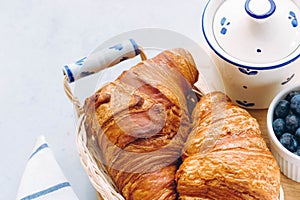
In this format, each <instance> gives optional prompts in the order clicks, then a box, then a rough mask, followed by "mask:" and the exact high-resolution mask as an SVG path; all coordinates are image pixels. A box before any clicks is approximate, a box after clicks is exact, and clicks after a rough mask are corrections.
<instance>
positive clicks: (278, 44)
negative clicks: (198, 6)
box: [203, 0, 300, 64]
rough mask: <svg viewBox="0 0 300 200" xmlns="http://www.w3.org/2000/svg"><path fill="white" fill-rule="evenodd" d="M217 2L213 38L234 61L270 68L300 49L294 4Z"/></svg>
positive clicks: (247, 0)
mask: <svg viewBox="0 0 300 200" xmlns="http://www.w3.org/2000/svg"><path fill="white" fill-rule="evenodd" d="M217 2H219V5H217V8H215V11H214V16H213V21H212V24H211V28H212V34H213V36H212V37H214V40H215V41H216V43H215V45H217V46H219V48H220V49H221V50H222V51H223V53H225V54H228V55H229V56H231V57H232V58H235V59H237V60H240V61H242V62H247V63H252V64H266V63H272V62H276V61H280V60H282V59H284V58H286V57H288V56H289V55H291V54H293V52H295V51H296V50H297V49H298V48H300V47H299V46H300V21H299V20H300V10H299V8H298V7H297V5H295V3H294V2H293V1H291V0H244V1H243V0H223V1H217ZM209 3H210V2H209ZM209 3H208V4H209ZM214 4H216V3H214ZM217 4H218V3H217ZM204 12H206V11H204ZM298 19H299V20H298ZM203 23H206V22H205V21H203ZM203 28H205V27H203ZM205 31H206V30H204V32H205ZM206 39H207V38H206ZM208 42H209V41H208ZM223 53H222V52H221V53H220V52H219V54H223ZM298 56H299V55H298ZM229 60H230V58H229Z"/></svg>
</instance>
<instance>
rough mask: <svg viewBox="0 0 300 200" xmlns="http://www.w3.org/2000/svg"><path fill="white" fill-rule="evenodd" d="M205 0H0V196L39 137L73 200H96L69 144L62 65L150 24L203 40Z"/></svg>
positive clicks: (70, 123)
mask: <svg viewBox="0 0 300 200" xmlns="http://www.w3.org/2000/svg"><path fill="white" fill-rule="evenodd" d="M205 2H206V1H199V0H198V1H197V0H188V1H184V0H181V1H174V0H163V1H161V0H151V1H146V0H126V1H121V0H109V1H104V0H72V1H71V0H51V1H50V0H49V1H45V0H44V1H42V0H26V1H24V0H23V1H22V0H11V1H0V45H1V48H0V60H1V65H0V69H1V73H0V92H1V97H0V111H1V115H0V132H1V136H2V139H1V140H0V148H1V151H0V152H1V153H0V157H1V158H2V161H1V165H0V172H1V175H0V177H1V178H0V191H1V192H0V199H15V197H16V192H17V189H18V186H19V181H20V178H21V176H22V173H23V170H24V167H25V164H26V162H27V159H28V156H29V155H30V153H31V150H32V148H33V145H34V143H35V139H36V138H37V136H38V135H40V134H43V135H45V136H46V138H47V140H48V142H49V145H50V146H51V148H52V150H53V151H54V154H55V156H56V158H57V160H58V162H59V164H60V166H61V168H62V170H63V171H64V173H65V175H66V177H67V178H68V180H69V181H70V183H71V185H72V186H73V189H74V190H75V192H76V194H77V195H78V197H79V199H96V196H95V192H94V189H93V188H92V186H91V184H90V183H89V180H88V178H87V176H86V174H85V171H84V170H83V168H82V166H81V164H80V161H79V157H78V153H77V150H76V145H75V117H76V116H75V114H74V110H73V108H72V105H71V103H70V102H69V100H68V99H67V98H66V96H65V94H64V91H63V87H62V80H63V76H62V70H61V68H62V66H63V65H64V64H66V63H69V62H72V61H74V60H75V59H77V58H80V57H82V56H83V55H86V54H88V53H89V52H90V51H91V50H93V49H94V48H95V47H96V46H97V45H99V44H100V43H101V42H103V41H105V40H107V39H109V38H111V37H113V36H114V35H117V34H119V33H122V32H125V31H129V30H132V29H136V28H144V27H157V28H166V29H170V30H174V31H177V32H179V33H182V34H184V35H186V36H188V37H190V38H191V39H193V40H195V41H196V42H202V36H201V29H200V17H201V12H202V9H203V5H204V4H205Z"/></svg>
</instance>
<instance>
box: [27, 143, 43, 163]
mask: <svg viewBox="0 0 300 200" xmlns="http://www.w3.org/2000/svg"><path fill="white" fill-rule="evenodd" d="M47 147H48V144H46V143H44V144H42V145H41V146H39V147H38V148H37V149H36V150H35V151H34V152H33V153H32V154H31V155H30V157H29V160H30V159H31V158H32V157H33V156H34V155H35V154H36V153H37V152H39V151H40V150H42V149H45V148H47Z"/></svg>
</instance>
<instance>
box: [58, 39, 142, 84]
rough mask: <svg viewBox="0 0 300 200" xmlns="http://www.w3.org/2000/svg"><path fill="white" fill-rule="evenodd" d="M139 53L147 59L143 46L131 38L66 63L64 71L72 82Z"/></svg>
mask: <svg viewBox="0 0 300 200" xmlns="http://www.w3.org/2000/svg"><path fill="white" fill-rule="evenodd" d="M139 54H140V55H141V58H142V60H145V59H146V56H145V54H144V52H143V50H142V48H141V47H140V46H138V45H137V43H136V42H135V41H134V40H133V39H129V40H125V41H123V42H121V43H119V44H116V45H113V46H110V47H108V48H105V49H100V50H97V51H94V52H93V53H91V54H90V55H89V56H87V57H83V58H81V59H80V60H78V61H76V62H75V63H71V64H68V65H65V66H64V67H63V73H64V74H65V75H66V77H67V80H68V82H69V83H72V82H75V81H77V80H79V79H81V78H83V77H86V76H89V75H91V74H94V73H97V72H99V71H101V70H103V69H106V68H108V67H111V66H114V65H116V64H118V63H120V62H122V61H124V60H127V59H129V58H133V57H135V56H137V55H139Z"/></svg>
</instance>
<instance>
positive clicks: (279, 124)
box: [273, 118, 285, 138]
mask: <svg viewBox="0 0 300 200" xmlns="http://www.w3.org/2000/svg"><path fill="white" fill-rule="evenodd" d="M273 130H274V133H275V135H276V136H277V138H280V136H281V135H282V134H283V133H284V132H285V120H284V119H282V118H277V119H275V120H274V121H273Z"/></svg>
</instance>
